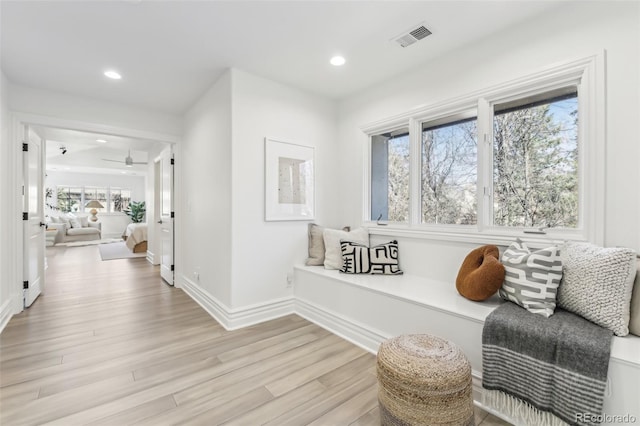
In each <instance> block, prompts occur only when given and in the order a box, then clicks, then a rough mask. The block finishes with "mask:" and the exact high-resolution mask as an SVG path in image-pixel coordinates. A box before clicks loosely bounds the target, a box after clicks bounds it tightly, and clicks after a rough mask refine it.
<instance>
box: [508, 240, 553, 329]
mask: <svg viewBox="0 0 640 426" xmlns="http://www.w3.org/2000/svg"><path fill="white" fill-rule="evenodd" d="M558 252H559V249H558V247H556V246H553V247H548V248H545V249H541V250H536V251H533V252H532V251H530V250H529V247H527V245H526V244H525V243H524V242H522V241H520V239H518V240H516V242H514V243H512V244H511V245H510V246H509V248H507V250H506V251H505V252H504V254H503V255H502V263H503V265H504V269H505V277H504V283H502V287H501V288H500V290H499V293H500V297H502V298H503V299H505V300H509V301H511V302H514V303H516V304H518V305H520V306H522V307H523V308H525V309H526V310H528V311H529V312H532V313H534V314H539V315H542V316H544V317H547V318H548V317H550V316H551V315H553V311H554V310H555V309H556V296H557V294H558V285H559V284H560V279H561V278H562V263H561V261H560V255H559V253H558Z"/></svg>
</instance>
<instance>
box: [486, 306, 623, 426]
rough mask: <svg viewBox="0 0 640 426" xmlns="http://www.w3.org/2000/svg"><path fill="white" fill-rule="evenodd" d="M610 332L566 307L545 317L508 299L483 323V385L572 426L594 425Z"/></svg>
mask: <svg viewBox="0 0 640 426" xmlns="http://www.w3.org/2000/svg"><path fill="white" fill-rule="evenodd" d="M612 334H613V333H612V332H611V331H610V330H607V329H604V328H602V327H599V326H597V325H595V324H593V323H591V322H589V321H587V320H585V319H584V318H582V317H580V316H578V315H575V314H572V313H570V312H567V311H564V310H562V309H556V311H555V313H554V314H553V315H552V316H551V317H549V318H545V317H543V316H542V315H536V314H532V313H530V312H528V311H526V310H525V309H523V308H521V307H519V306H518V305H516V304H514V303H504V304H503V305H501V306H500V307H498V308H497V309H496V310H494V311H493V312H492V313H491V314H490V315H489V316H488V317H487V320H486V321H485V324H484V329H483V332H482V364H483V365H482V386H483V387H484V388H485V389H490V390H498V391H502V392H505V393H507V394H508V395H511V396H514V397H516V398H519V399H521V400H523V401H525V402H526V403H528V404H530V405H531V406H533V407H535V408H536V409H538V410H541V411H545V412H550V413H553V414H554V415H556V416H557V417H559V418H560V419H562V420H563V421H565V422H567V423H569V424H571V425H593V424H596V423H594V422H593V417H595V416H598V415H600V414H602V403H603V398H604V391H605V388H606V383H607V370H608V368H609V354H610V350H611V337H612ZM506 414H507V415H508V414H509V413H506Z"/></svg>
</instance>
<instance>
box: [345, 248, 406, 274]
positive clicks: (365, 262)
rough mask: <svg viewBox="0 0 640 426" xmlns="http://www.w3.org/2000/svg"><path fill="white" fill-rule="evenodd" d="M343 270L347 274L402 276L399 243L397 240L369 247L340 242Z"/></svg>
mask: <svg viewBox="0 0 640 426" xmlns="http://www.w3.org/2000/svg"><path fill="white" fill-rule="evenodd" d="M340 249H341V250H342V269H340V272H344V273H346V274H385V275H399V274H402V271H401V270H400V267H399V265H398V242H397V241H396V240H393V241H389V242H388V243H385V244H380V245H379V246H375V247H367V246H365V245H364V244H359V243H354V242H351V241H344V240H342V241H340Z"/></svg>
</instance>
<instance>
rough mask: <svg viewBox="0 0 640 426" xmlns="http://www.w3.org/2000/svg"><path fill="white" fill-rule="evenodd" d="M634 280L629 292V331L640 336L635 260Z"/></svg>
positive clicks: (639, 295) (639, 272)
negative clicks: (631, 290)
mask: <svg viewBox="0 0 640 426" xmlns="http://www.w3.org/2000/svg"><path fill="white" fill-rule="evenodd" d="M636 263H637V271H636V280H635V282H634V283H633V293H632V294H631V310H630V311H631V312H630V314H631V318H630V319H629V333H631V334H635V335H636V336H640V262H638V261H637V259H636Z"/></svg>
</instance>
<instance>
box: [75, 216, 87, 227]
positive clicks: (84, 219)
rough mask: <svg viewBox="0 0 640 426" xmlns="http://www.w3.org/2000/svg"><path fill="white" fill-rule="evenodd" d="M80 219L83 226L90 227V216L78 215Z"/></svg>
mask: <svg viewBox="0 0 640 426" xmlns="http://www.w3.org/2000/svg"><path fill="white" fill-rule="evenodd" d="M78 219H79V220H80V225H81V226H82V227H83V228H88V227H89V216H80V217H78Z"/></svg>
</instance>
